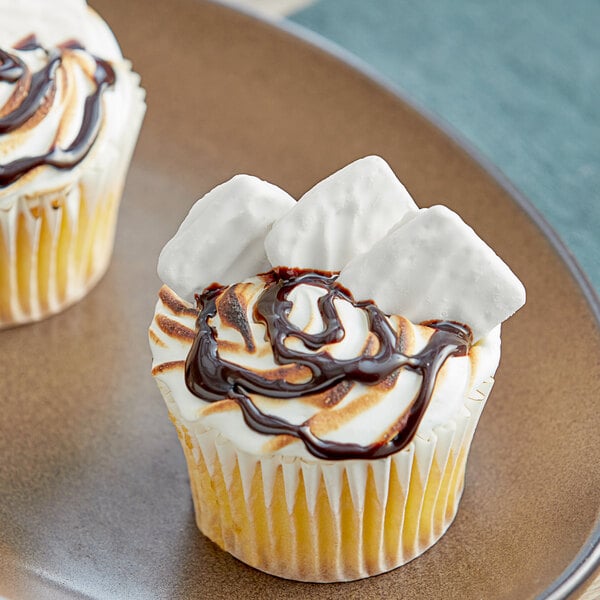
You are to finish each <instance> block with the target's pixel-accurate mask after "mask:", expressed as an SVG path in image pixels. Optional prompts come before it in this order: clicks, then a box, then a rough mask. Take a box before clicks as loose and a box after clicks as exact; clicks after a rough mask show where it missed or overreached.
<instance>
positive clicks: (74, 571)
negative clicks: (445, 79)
mask: <svg viewBox="0 0 600 600" xmlns="http://www.w3.org/2000/svg"><path fill="white" fill-rule="evenodd" d="M93 4H94V6H95V7H96V8H97V9H98V10H99V12H100V13H101V14H102V15H103V16H104V17H105V18H106V19H107V20H108V21H109V23H110V24H111V25H112V26H113V28H114V30H115V32H116V34H117V37H118V38H119V40H120V41H121V43H122V46H123V49H124V52H125V54H126V55H127V56H128V57H130V58H131V59H132V61H133V63H134V65H135V68H136V70H137V71H139V72H140V73H141V74H142V77H143V83H144V86H145V87H146V89H147V92H148V114H147V119H146V122H145V126H144V129H143V133H142V136H141V139H140V143H139V146H138V149H137V152H136V156H135V159H134V164H133V167H132V170H131V172H130V176H129V180H128V185H127V189H126V192H125V198H124V202H123V205H122V209H121V213H120V221H119V228H118V234H117V241H116V248H115V255H114V258H113V262H112V265H111V267H110V269H109V271H108V273H107V275H106V276H105V277H104V279H103V280H102V281H101V282H100V284H99V285H98V286H97V287H96V289H95V290H94V291H93V292H92V293H91V294H90V295H89V296H88V297H87V298H86V299H85V300H84V301H82V302H80V303H79V304H77V305H76V306H74V307H72V308H71V309H69V310H67V311H66V312H65V313H63V314H61V315H59V316H56V317H54V318H51V319H48V320H47V321H44V322H41V323H39V324H35V325H30V326H26V327H21V328H17V329H13V330H8V331H2V332H0V381H1V388H0V390H1V391H0V398H1V400H0V401H1V408H2V418H1V421H0V456H1V461H0V595H5V596H7V597H8V598H19V599H21V598H46V597H51V598H63V597H64V598H69V597H77V598H80V597H90V598H111V599H113V598H128V599H130V598H144V599H147V598H169V599H175V598H191V597H197V598H235V597H240V598H249V599H254V598H267V597H269V598H298V599H300V598H306V597H307V596H310V597H311V598H313V599H315V600H316V599H319V598H334V597H335V598H337V597H344V598H346V599H354V598H356V599H359V598H360V599H370V598H398V597H402V598H403V599H404V600H410V599H415V598H444V599H460V600H469V599H481V598H485V599H486V600H495V599H500V598H502V599H511V600H514V599H515V598H536V597H544V598H545V597H558V596H560V597H563V596H564V595H565V594H566V591H565V590H570V589H571V588H573V587H574V586H575V585H576V584H577V583H578V582H579V581H580V580H581V579H583V578H584V577H585V576H586V575H587V574H588V573H589V572H590V570H591V569H592V567H593V566H594V560H595V558H596V556H595V554H594V553H595V552H596V553H597V552H598V548H597V542H598V530H597V527H598V525H597V519H598V510H599V507H600V469H598V465H599V464H600V427H598V416H597V415H598V398H599V397H600V365H599V359H598V357H599V356H600V329H599V325H598V312H597V311H598V305H597V304H594V300H593V298H592V296H591V294H590V293H589V290H588V288H587V287H586V286H585V284H584V283H582V280H581V277H580V275H578V274H577V270H576V269H575V268H574V267H573V265H572V263H571V262H570V259H569V258H568V257H566V258H565V256H566V255H565V251H564V249H561V248H560V247H559V246H557V245H556V243H555V242H551V240H550V238H549V237H548V233H547V231H546V229H545V226H544V225H543V223H541V222H540V221H539V220H538V219H537V217H535V215H534V213H533V212H532V211H531V210H530V209H529V208H528V205H527V204H526V203H524V202H523V201H520V200H516V199H515V195H514V194H513V193H511V192H510V191H508V190H507V188H506V186H504V185H503V184H501V183H499V180H498V178H497V177H495V176H493V175H491V174H490V172H489V170H487V169H486V168H484V167H483V166H482V165H481V163H480V162H479V161H477V160H476V159H474V158H473V156H472V154H471V153H469V152H468V151H466V150H465V149H464V146H462V145H461V144H459V143H457V142H456V141H455V140H453V139H452V138H451V137H449V136H448V135H447V134H446V133H444V132H443V131H442V130H441V129H440V128H439V127H438V126H436V125H434V124H432V122H431V121H430V120H428V119H426V118H424V117H423V116H422V115H421V114H420V113H418V112H417V111H416V110H415V109H413V108H411V107H410V106H409V105H408V104H407V103H406V102H404V101H403V100H402V99H401V98H399V97H398V95H397V94H395V93H394V92H393V91H391V90H390V89H388V88H386V87H385V86H382V85H381V84H380V83H377V82H376V81H374V80H373V79H372V78H371V77H370V76H369V75H367V74H365V72H363V71H361V70H358V69H356V68H355V67H353V66H352V65H350V64H348V63H347V62H345V61H344V60H341V59H340V58H339V57H336V56H334V55H332V54H330V53H329V52H326V51H324V50H323V49H322V48H319V47H317V46H315V45H313V44H311V43H309V42H307V41H306V40H304V39H301V38H299V37H297V36H295V35H293V34H291V33H290V32H289V31H284V30H282V29H280V28H276V27H274V26H272V25H269V24H267V23H264V22H261V21H259V20H256V19H253V18H251V17H249V16H246V15H243V14H241V13H237V12H234V11H232V10H230V9H226V8H224V7H222V6H219V5H213V4H210V3H200V2H197V1H195V0H171V1H169V2H153V3H148V2H146V1H144V0H128V1H127V2H123V1H121V2H117V1H115V0H98V1H97V2H94V3H93ZM371 153H375V154H380V155H381V156H383V157H385V158H386V159H387V160H388V161H389V162H390V164H391V165H392V167H393V168H394V170H395V171H396V172H397V173H398V174H399V176H400V178H401V179H402V180H403V181H404V182H405V184H406V185H407V187H408V188H409V190H410V191H411V192H412V194H413V196H414V197H415V199H416V200H417V202H418V203H419V204H420V205H422V206H426V205H429V204H437V203H445V204H447V205H449V206H450V207H452V208H453V209H455V210H456V211H458V212H459V213H460V214H461V215H462V216H463V218H464V219H465V220H466V221H467V222H468V223H470V224H472V225H473V226H474V227H475V229H476V230H477V231H478V232H479V233H480V235H481V236H482V237H483V238H484V239H485V240H486V241H487V242H488V243H489V244H490V245H491V246H492V247H493V248H495V249H496V251H497V252H498V253H499V254H500V255H501V256H502V257H503V258H504V259H505V260H506V261H507V262H508V263H509V264H510V265H511V267H512V268H513V269H514V271H515V272H516V273H517V274H518V275H519V277H520V278H521V279H522V280H523V282H524V283H525V285H526V287H527V290H528V302H527V306H526V308H524V309H523V310H522V311H520V312H519V313H518V315H517V316H515V317H514V318H512V319H510V321H509V322H507V323H506V325H505V327H504V335H503V358H502V363H501V367H500V370H499V372H498V376H497V385H496V388H495V389H494V391H493V393H492V396H491V398H490V400H489V403H488V406H487V407H486V410H485V412H484V415H483V418H482V421H481V424H480V427H479V429H478V432H477V434H476V437H475V441H474V444H473V450H472V455H471V458H470V462H469V467H468V472H467V485H466V491H465V495H464V498H463V502H462V505H461V508H460V510H459V514H458V517H457V519H456V521H455V523H454V524H453V525H452V527H451V528H450V530H449V531H448V533H447V535H445V536H444V537H443V538H442V540H441V541H440V542H439V543H438V544H437V545H435V546H434V547H433V548H432V549H431V550H430V551H428V552H427V553H426V554H424V555H423V556H422V557H420V558H418V559H417V560H415V561H413V562H412V563H410V564H409V565H407V566H405V567H402V568H400V569H398V570H396V571H393V572H391V573H387V574H385V575H381V576H378V577H373V578H371V579H367V580H363V581H358V582H353V583H349V584H333V585H332V584H330V585H318V584H299V583H293V582H288V581H284V580H280V579H277V578H274V577H271V576H268V575H265V574H263V573H260V572H258V571H255V570H253V569H251V568H249V567H247V566H245V565H243V564H242V563H240V562H238V561H237V560H235V559H234V558H232V557H231V556H229V555H228V554H226V553H224V552H221V551H220V550H219V549H218V548H217V547H216V546H214V545H213V544H212V543H211V542H209V541H208V540H207V539H205V538H204V537H203V536H202V535H201V534H199V533H198V531H197V530H196V527H195V525H194V518H193V510H192V502H191V497H190V493H189V491H188V482H187V475H186V469H185V465H184V460H183V455H182V453H181V450H180V447H179V443H178V440H177V436H176V434H175V430H174V428H173V427H172V426H171V424H170V422H169V420H168V418H167V413H166V409H165V407H164V405H163V401H162V399H161V397H160V394H159V392H158V390H157V388H156V385H155V383H154V381H153V380H152V377H151V376H150V352H149V349H148V343H147V333H146V331H147V326H148V323H149V321H150V319H151V318H152V314H153V307H154V303H155V297H156V292H157V290H158V288H159V280H158V278H157V276H156V274H155V265H156V261H157V257H158V253H159V250H160V248H161V247H162V245H163V244H164V243H165V241H166V240H167V239H168V238H169V237H170V236H171V235H172V234H173V233H174V231H175V229H176V227H177V225H178V224H179V222H180V220H181V219H182V217H183V216H184V214H185V213H186V212H187V210H188V209H189V207H190V205H191V204H192V203H193V201H194V200H195V199H196V198H197V197H198V196H200V195H202V194H203V193H204V192H206V191H207V190H208V189H210V188H211V187H213V186H214V185H215V184H217V183H219V182H222V181H224V180H225V179H227V178H229V177H230V176H232V175H233V174H235V173H238V172H244V173H252V174H255V175H258V176H260V177H262V178H264V179H267V180H269V181H272V182H273V183H275V184H277V185H279V186H281V187H283V188H285V189H286V190H288V191H289V192H290V193H292V194H293V195H295V196H296V197H298V196H299V195H300V194H301V193H302V192H304V191H305V190H306V189H308V188H309V187H310V186H311V185H312V184H314V183H315V182H316V181H318V180H319V179H321V178H322V177H324V176H325V175H327V174H329V173H330V172H332V171H333V170H335V169H337V168H339V167H341V166H342V165H344V164H346V163H348V162H350V161H352V160H353V159H355V158H357V157H360V156H363V155H366V154H371ZM532 215H533V216H532ZM223 242H224V243H227V240H223ZM595 311H596V312H595ZM552 590H558V591H556V593H555V594H554V592H552ZM552 594H554V595H552ZM557 594H558V596H557Z"/></svg>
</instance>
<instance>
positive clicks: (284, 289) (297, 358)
mask: <svg viewBox="0 0 600 600" xmlns="http://www.w3.org/2000/svg"><path fill="white" fill-rule="evenodd" d="M269 275H270V278H268V283H267V285H266V288H265V290H264V291H263V292H262V293H261V295H260V297H259V298H258V300H257V302H256V305H255V307H254V314H253V318H254V319H255V320H256V321H257V322H262V323H264V324H265V326H266V330H267V335H268V339H269V341H270V343H271V347H272V351H273V356H274V359H275V362H276V363H278V364H280V365H287V364H296V365H303V366H305V367H307V368H308V369H310V372H311V374H312V376H311V378H310V379H309V380H308V381H305V382H301V383H294V382H289V381H286V380H284V379H278V380H275V381H273V380H268V379H265V378H264V377H262V376H261V375H259V374H258V373H256V372H254V371H252V370H249V369H246V368H244V367H242V366H240V365H236V364H233V363H231V362H228V361H226V360H222V359H221V358H220V357H219V354H218V350H217V333H216V331H215V330H214V328H213V327H212V326H211V325H210V323H209V321H210V320H211V319H212V318H213V317H215V316H216V314H217V300H218V299H219V298H220V296H221V295H222V294H223V293H224V292H225V290H227V289H230V288H221V287H216V286H213V287H211V288H208V289H207V290H205V291H204V293H203V294H202V295H201V296H199V297H198V303H199V307H200V314H199V317H198V320H197V335H196V339H195V340H194V343H193V345H192V348H191V350H190V353H189V355H188V357H187V360H186V368H185V380H186V384H187V387H188V388H189V390H190V391H191V392H192V393H193V394H195V395H196V396H198V397H200V398H202V399H203V400H207V401H209V402H215V401H218V400H222V399H224V398H232V399H234V400H235V401H236V402H237V403H238V404H239V406H240V408H241V410H242V413H243V415H244V419H245V421H246V423H247V425H248V426H249V427H251V428H252V429H254V430H255V431H258V432H259V433H265V434H270V435H291V436H294V437H297V438H299V439H301V440H302V441H303V442H304V444H305V446H306V448H307V450H308V451H309V452H310V453H311V454H313V455H314V456H316V457H318V458H322V459H325V460H341V459H356V458H363V459H375V458H382V457H385V456H388V455H390V454H393V453H395V452H398V451H399V450H401V449H402V448H404V447H405V446H406V445H407V444H408V443H410V441H411V440H412V438H413V436H414V434H415V432H416V430H417V428H418V426H419V423H420V422H421V419H422V417H423V415H424V412H425V410H426V409H427V406H428V405H429V402H430V400H431V396H432V393H433V389H434V386H435V381H436V378H437V374H438V372H439V370H440V368H441V367H442V365H443V364H444V362H445V361H446V359H448V358H449V357H451V356H464V355H466V354H467V353H468V350H469V347H470V344H471V341H472V338H471V332H470V330H469V328H468V327H466V326H465V325H461V324H459V323H454V322H448V321H431V322H428V323H427V325H428V326H429V327H432V328H433V329H435V331H434V333H433V335H432V336H431V338H430V339H429V341H428V343H427V345H426V346H425V348H423V349H422V350H421V351H420V352H418V353H417V354H415V355H414V356H408V355H406V354H404V353H402V351H401V348H400V338H399V336H398V335H397V334H396V332H395V331H394V329H393V327H392V326H391V324H390V322H389V321H388V319H387V318H386V316H385V315H384V314H383V313H382V312H381V310H379V309H378V308H377V306H375V304H374V303H372V302H370V301H367V302H355V301H354V299H353V298H352V296H351V295H350V293H349V292H348V291H347V290H345V289H344V288H342V287H341V286H339V285H338V284H336V283H335V279H336V277H337V276H336V275H335V274H332V273H322V272H308V271H300V270H295V269H276V270H275V271H272V272H271V273H270V274H269ZM301 284H308V285H311V286H317V287H321V288H323V289H324V290H325V291H326V293H325V294H324V295H323V296H321V297H320V298H319V300H318V308H319V311H320V313H321V317H322V319H323V323H324V329H323V330H322V331H321V332H319V333H317V334H309V333H307V332H305V331H302V330H300V329H299V328H298V327H296V326H295V325H294V324H293V323H291V322H290V321H289V320H288V318H287V317H288V315H289V312H290V309H291V307H292V303H291V302H290V301H289V300H288V299H287V297H288V295H289V293H290V292H291V291H292V290H293V289H294V288H295V287H296V286H298V285H301ZM336 299H341V300H344V301H346V302H350V303H351V304H352V305H353V306H355V307H356V308H359V309H361V310H363V311H365V313H366V315H367V318H368V322H369V330H370V331H371V332H372V334H374V335H375V337H376V338H377V339H378V340H379V348H378V349H377V352H376V353H375V354H374V355H372V356H358V357H356V358H351V359H346V360H339V359H335V358H333V357H332V356H331V355H330V354H329V353H328V352H325V351H321V352H319V351H318V350H319V348H322V347H323V346H325V345H327V344H331V343H334V342H338V341H340V340H342V339H343V337H344V335H345V332H344V329H343V326H342V323H341V322H340V319H339V317H338V314H337V311H336V307H335V304H334V302H335V300H336ZM290 336H291V337H296V338H298V339H300V340H301V341H302V342H303V343H304V344H305V346H306V347H307V348H309V349H311V350H314V351H316V352H315V353H314V354H311V353H301V352H298V351H295V350H292V349H290V348H288V347H287V346H286V345H285V340H286V338H288V337H290ZM402 368H406V369H411V370H413V371H415V372H417V373H419V374H420V375H421V377H422V382H421V387H420V390H419V392H418V394H417V395H416V397H415V398H414V399H413V401H412V403H411V405H410V407H409V408H408V410H407V411H406V413H405V414H404V415H403V416H402V418H401V422H400V423H396V426H395V427H394V428H393V430H394V431H395V433H394V434H393V437H392V438H391V439H387V440H382V441H381V442H379V443H375V444H371V445H367V446H363V445H360V444H356V443H338V442H332V441H327V440H323V439H320V438H318V437H316V436H315V435H314V434H313V433H312V431H311V430H310V424H309V422H305V423H303V424H301V425H293V424H291V423H288V422H287V421H284V420H283V419H280V418H278V417H275V416H273V415H267V414H264V413H263V412H261V411H260V410H259V409H258V407H257V406H256V405H255V404H254V403H253V402H252V400H251V398H250V394H260V395H263V396H268V397H273V398H278V399H281V401H282V402H285V401H286V399H291V398H297V397H302V396H306V395H309V394H315V393H319V392H323V391H326V390H329V389H331V388H333V387H334V386H336V385H337V384H338V383H340V382H341V381H342V380H351V381H357V382H361V383H363V384H366V385H376V384H378V383H380V382H382V381H384V380H385V379H386V378H388V377H390V376H392V375H393V374H394V373H395V372H397V371H398V370H399V369H402Z"/></svg>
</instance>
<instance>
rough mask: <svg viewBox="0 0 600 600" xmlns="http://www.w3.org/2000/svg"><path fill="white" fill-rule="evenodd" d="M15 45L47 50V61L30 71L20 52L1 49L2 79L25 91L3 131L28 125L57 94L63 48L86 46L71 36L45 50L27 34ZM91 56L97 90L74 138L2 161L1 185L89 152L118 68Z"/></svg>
mask: <svg viewBox="0 0 600 600" xmlns="http://www.w3.org/2000/svg"><path fill="white" fill-rule="evenodd" d="M14 48H15V49H16V50H18V51H21V52H31V51H34V50H44V52H45V53H46V55H47V63H46V64H45V65H44V67H42V68H41V69H40V70H39V71H37V72H35V73H31V72H30V70H29V67H28V66H27V65H26V63H25V62H24V61H23V60H21V59H20V58H19V57H18V56H16V55H14V54H10V53H8V52H6V51H4V50H0V82H2V81H4V82H8V83H14V84H15V86H16V90H15V94H16V93H17V92H21V91H22V92H23V93H24V98H23V99H22V100H21V102H20V103H19V104H18V106H16V108H14V109H13V110H12V111H10V112H9V113H8V114H6V115H4V116H3V117H0V135H1V134H6V133H10V132H12V131H15V130H17V129H19V128H20V127H22V126H23V125H25V124H26V123H27V122H28V121H29V120H30V119H31V118H32V117H33V116H34V115H35V114H36V112H37V111H38V110H40V108H41V107H42V106H43V104H44V103H45V102H47V101H48V100H49V99H51V98H52V97H53V96H54V94H55V92H56V73H57V70H58V69H59V68H60V65H61V63H62V60H63V55H64V52H66V51H75V50H78V51H82V50H84V48H83V46H82V45H81V44H80V43H79V42H77V41H75V40H69V41H68V42H65V43H64V44H61V45H59V46H58V47H56V48H53V49H50V50H46V49H44V48H43V47H42V46H41V45H40V44H39V42H38V41H37V40H36V38H35V36H28V37H27V38H25V39H24V40H22V41H21V42H19V43H18V44H16V45H15V46H14ZM92 58H93V59H94V61H95V65H96V67H95V71H94V74H93V77H92V79H93V83H94V90H93V91H92V93H91V94H89V95H88V96H87V97H86V99H85V104H84V109H83V117H82V120H81V126H80V128H79V131H78V132H77V135H76V136H75V139H74V140H73V141H72V142H71V143H70V144H69V146H68V147H67V148H60V147H58V146H57V145H56V144H54V145H52V147H51V148H50V149H49V150H48V151H47V152H46V153H44V154H40V155H37V156H26V157H23V158H19V159H17V160H14V161H12V162H9V163H6V164H0V188H2V187H6V186H8V185H10V184H11V183H14V182H15V181H17V180H18V179H19V178H20V177H22V176H23V175H25V174H26V173H28V172H29V171H31V170H32V169H35V168H36V167H39V166H42V165H49V166H53V167H56V168H58V169H69V168H71V167H74V166H75V165H77V164H79V163H80V162H81V161H82V160H83V159H84V158H85V157H86V156H87V154H88V152H89V151H90V149H91V147H92V146H93V144H94V142H95V140H96V138H97V136H98V132H99V130H100V125H101V122H102V102H101V97H102V93H103V92H104V90H105V89H106V88H108V87H110V86H112V85H114V83H115V72H114V70H113V68H112V66H111V65H110V64H109V63H108V62H107V61H104V60H102V59H100V58H96V57H92ZM13 95H14V94H13Z"/></svg>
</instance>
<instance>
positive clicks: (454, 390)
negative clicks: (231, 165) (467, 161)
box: [149, 156, 525, 582]
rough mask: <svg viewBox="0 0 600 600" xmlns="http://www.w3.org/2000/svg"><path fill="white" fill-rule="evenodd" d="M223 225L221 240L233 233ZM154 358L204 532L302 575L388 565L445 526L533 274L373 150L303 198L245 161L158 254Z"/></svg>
mask: <svg viewBox="0 0 600 600" xmlns="http://www.w3.org/2000/svg"><path fill="white" fill-rule="evenodd" d="M224 241H225V242H226V243H224ZM158 270H159V275H160V277H161V279H162V280H163V282H164V284H165V285H164V286H163V287H162V288H161V290H160V292H159V300H158V303H157V305H156V311H155V315H154V319H153V321H152V324H151V326H150V333H149V335H150V345H151V348H152V353H153V369H152V373H153V375H154V377H155V378H156V381H157V383H158V386H159V388H160V390H161V392H162V394H163V396H164V399H165V401H166V404H167V407H168V410H169V414H170V417H171V420H172V421H173V423H174V424H175V427H176V428H177V432H178V434H179V437H180V440H181V442H182V447H183V450H184V454H185V456H186V459H187V464H188V470H189V474H190V482H191V488H192V495H193V499H194V506H195V511H196V519H197V523H198V526H199V528H200V530H201V531H202V532H203V533H204V534H205V535H206V536H208V537H209V538H210V539H211V540H213V541H214V542H215V543H217V544H218V545H219V546H220V547H221V548H223V549H225V550H227V551H228V552H230V553H231V554H233V555H234V556H236V557H237V558H239V559H240V560H242V561H244V562H245V563H247V564H249V565H251V566H253V567H256V568H258V569H261V570H263V571H266V572H267V573H271V574H274V575H278V576H280V577H285V578H289V579H296V580H301V581H318V582H328V581H347V580H352V579H359V578H362V577H367V576H370V575H375V574H378V573H382V572H385V571H388V570H390V569H393V568H395V567H398V566H399V565H402V564H404V563H406V562H408V561H409V560H411V559H413V558H415V557H416V556H418V555H419V554H421V553H423V552H424V551H425V550H427V548H429V547H430V546H431V545H433V544H434V543H435V542H436V541H437V540H438V539H439V538H440V537H441V536H442V534H443V533H444V532H445V531H446V529H447V528H448V526H449V525H450V524H451V522H452V520H453V519H454V517H455V515H456V511H457V509H458V503H459V500H460V497H461V493H462V489H463V482H464V473H465V462H466V459H467V454H468V451H469V447H470V443H471V439H472V437H473V433H474V430H475V426H476V424H477V421H478V419H479V416H480V414H481V411H482V409H483V406H484V404H485V401H486V399H487V397H488V394H489V392H490V389H491V387H492V384H493V375H494V372H495V370H496V367H497V365H498V362H499V359H500V323H501V322H502V321H504V320H505V319H506V318H508V317H509V316H510V315H511V314H512V313H513V312H515V311H516V310H517V309H518V308H519V307H520V306H522V305H523V304H524V302H525V290H524V288H523V286H522V284H521V283H520V282H519V280H518V279H517V278H516V277H515V275H514V274H513V273H512V272H511V271H510V269H509V268H508V267H507V266H506V265H505V264H504V263H503V262H502V261H501V259H500V258H498V256H496V254H495V253H494V252H493V251H492V250H491V249H490V248H489V247H488V246H487V245H486V244H485V243H484V242H483V241H482V240H481V239H479V238H478V237H477V235H476V234H475V233H474V232H473V230H472V229H471V228H470V227H468V226H467V225H466V224H465V223H464V222H463V221H462V220H461V219H460V217H458V216H457V215H456V214H455V213H453V212H452V211H450V210H449V209H447V208H445V207H443V206H435V207H433V208H428V209H421V210H419V209H418V207H417V206H416V205H415V203H414V202H413V200H412V199H411V197H410V196H409V194H408V193H407V191H406V189H405V188H404V187H403V186H402V184H401V183H400V182H399V181H398V179H397V178H396V176H395V175H394V174H393V172H392V171H391V169H390V168H389V166H388V165H387V164H386V163H385V162H384V161H383V160H382V159H381V158H378V157H374V156H372V157H367V158H364V159H361V160H358V161H356V162H354V163H352V164H350V165H348V166H347V167H345V168H344V169H342V170H340V171H338V172H337V173H334V174H333V175H331V176H330V177H328V178H327V179H325V180H323V181H322V182H320V183H318V184H317V185H316V186H315V187H314V188H312V189H311V190H310V191H308V192H307V193H306V194H305V195H304V196H303V197H302V198H301V199H300V200H299V201H298V202H297V203H296V202H295V201H294V200H293V199H292V198H291V197H290V196H288V195H287V194H286V193H285V192H284V191H282V190H281V189H279V188H277V187H275V186H273V185H270V184H268V183H266V182H264V181H260V180H258V179H256V178H254V177H250V176H246V175H239V176H236V177H234V178H233V179H231V180H230V181H228V182H227V183H224V184H222V185H220V186H218V187H217V188H215V189H214V190H212V191H211V192H209V193H208V194H207V195H206V196H204V197H203V198H202V199H200V200H199V201H198V202H197V203H196V204H195V205H194V206H193V207H192V209H191V210H190V212H189V214H188V216H187V217H186V219H185V220H184V221H183V223H182V224H181V226H180V228H179V230H178V231H177V233H176V235H175V236H174V238H173V239H172V240H171V241H169V242H168V243H167V245H166V246H165V248H164V249H163V251H162V253H161V256H160V259H159V267H158Z"/></svg>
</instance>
